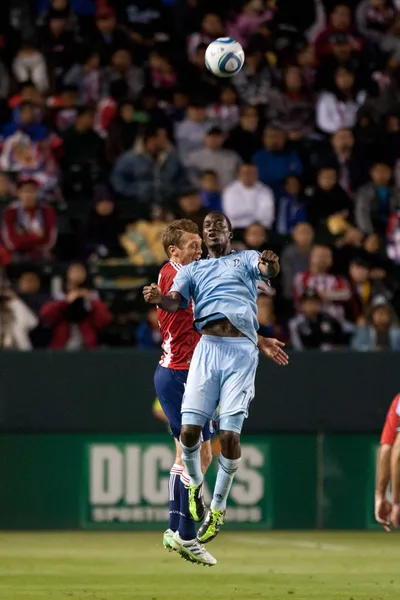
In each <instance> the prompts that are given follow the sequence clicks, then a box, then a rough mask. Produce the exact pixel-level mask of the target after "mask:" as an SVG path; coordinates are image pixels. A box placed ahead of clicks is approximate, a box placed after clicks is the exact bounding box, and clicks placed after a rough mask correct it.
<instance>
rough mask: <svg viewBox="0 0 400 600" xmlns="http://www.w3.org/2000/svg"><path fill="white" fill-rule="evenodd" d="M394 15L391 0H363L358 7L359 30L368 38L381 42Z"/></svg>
mask: <svg viewBox="0 0 400 600" xmlns="http://www.w3.org/2000/svg"><path fill="white" fill-rule="evenodd" d="M394 16H395V11H394V8H393V6H392V3H391V2H390V0H362V1H361V2H360V4H359V5H358V7H357V13H356V23H357V30H358V31H359V32H360V34H361V35H362V36H364V37H365V38H366V39H367V40H370V41H371V42H373V43H375V44H379V43H380V42H381V41H382V40H383V39H384V38H385V34H387V32H388V30H389V28H390V26H391V24H392V23H393V19H394Z"/></svg>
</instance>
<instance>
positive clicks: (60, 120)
mask: <svg viewBox="0 0 400 600" xmlns="http://www.w3.org/2000/svg"><path fill="white" fill-rule="evenodd" d="M47 106H49V107H50V108H51V109H52V112H53V113H54V124H55V128H56V130H57V131H58V133H61V134H62V133H64V131H66V130H67V129H68V128H69V127H72V125H74V123H75V121H76V116H77V114H78V108H77V106H78V90H77V88H76V87H75V86H73V85H64V86H62V88H61V92H60V94H59V95H58V96H52V97H50V98H48V100H47Z"/></svg>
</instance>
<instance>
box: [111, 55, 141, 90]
mask: <svg viewBox="0 0 400 600" xmlns="http://www.w3.org/2000/svg"><path fill="white" fill-rule="evenodd" d="M121 79H122V80H123V81H124V82H125V83H126V86H127V88H128V97H129V99H130V100H137V98H138V96H139V94H140V92H141V91H142V90H143V88H144V74H143V71H142V69H140V68H139V67H136V66H135V65H134V64H132V56H131V54H130V52H129V50H126V49H125V48H121V49H119V50H117V51H116V52H114V54H113V55H112V57H111V65H110V67H107V68H106V70H105V73H104V82H105V87H106V89H109V86H110V85H111V83H112V82H113V81H117V80H121Z"/></svg>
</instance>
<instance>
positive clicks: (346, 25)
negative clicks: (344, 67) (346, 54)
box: [315, 4, 362, 58]
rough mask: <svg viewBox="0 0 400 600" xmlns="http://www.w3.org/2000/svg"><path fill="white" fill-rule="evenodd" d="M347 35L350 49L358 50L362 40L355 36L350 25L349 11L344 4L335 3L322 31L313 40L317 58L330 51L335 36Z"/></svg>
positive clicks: (360, 48)
mask: <svg viewBox="0 0 400 600" xmlns="http://www.w3.org/2000/svg"><path fill="white" fill-rule="evenodd" d="M337 35H348V36H349V42H350V44H351V47H352V50H353V51H355V52H360V51H361V50H362V42H361V40H360V38H358V37H357V36H355V35H354V34H353V32H352V27H351V11H350V8H349V7H348V6H347V5H346V4H337V5H336V6H335V7H334V9H333V11H332V12H331V14H330V16H329V24H328V27H327V28H326V29H324V31H321V33H320V34H319V36H318V37H317V39H316V40H315V50H316V53H317V56H318V58H323V57H324V56H327V55H329V54H331V53H332V43H335V39H336V38H335V36H337Z"/></svg>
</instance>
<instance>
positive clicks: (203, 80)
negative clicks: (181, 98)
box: [178, 44, 220, 102]
mask: <svg viewBox="0 0 400 600" xmlns="http://www.w3.org/2000/svg"><path fill="white" fill-rule="evenodd" d="M206 49H207V45H206V44H200V45H199V46H198V47H197V49H196V51H195V53H194V58H193V61H192V62H190V63H186V64H184V65H181V66H180V69H179V73H178V77H179V81H180V82H181V83H182V87H183V89H184V91H185V92H187V93H188V94H190V95H191V96H193V97H194V98H206V99H207V100H208V101H210V102H216V101H217V100H218V94H219V86H220V82H219V80H218V77H215V75H213V73H211V72H210V71H209V70H208V69H207V67H206V64H205V54H206ZM178 67H179V65H178Z"/></svg>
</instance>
